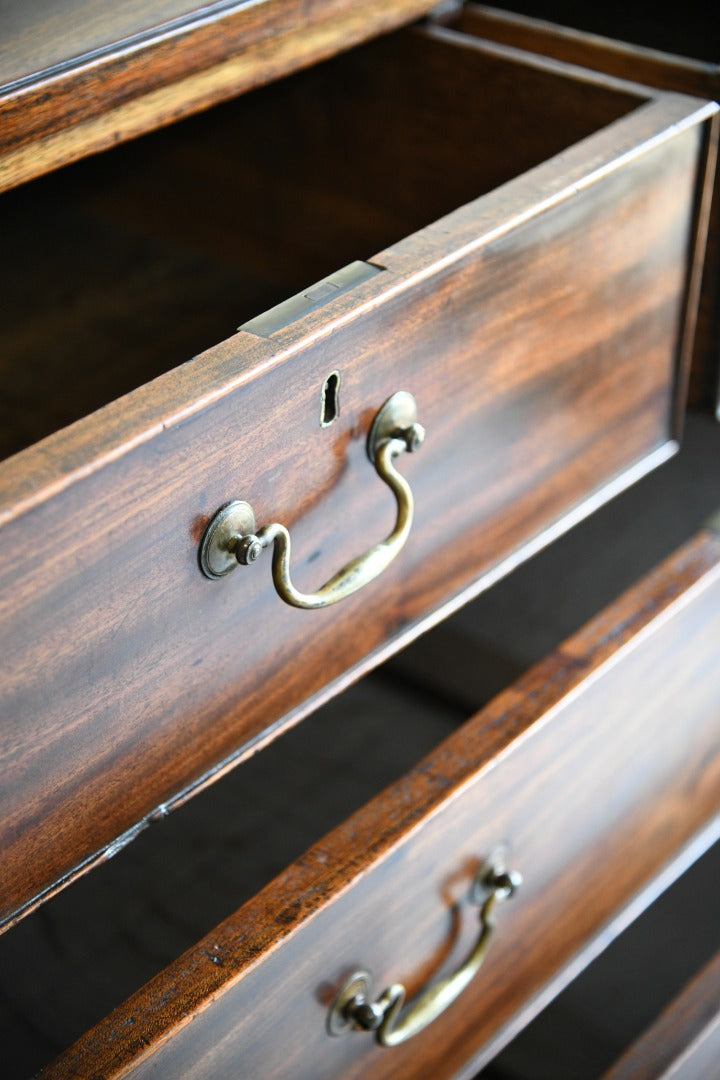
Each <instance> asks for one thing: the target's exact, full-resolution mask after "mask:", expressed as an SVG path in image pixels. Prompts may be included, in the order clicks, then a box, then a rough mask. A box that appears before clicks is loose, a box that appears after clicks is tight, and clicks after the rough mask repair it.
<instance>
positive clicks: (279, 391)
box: [0, 32, 711, 924]
mask: <svg viewBox="0 0 720 1080" xmlns="http://www.w3.org/2000/svg"><path fill="white" fill-rule="evenodd" d="M439 40H440V41H441V42H443V44H444V45H446V46H447V47H450V48H455V44H454V43H453V40H452V37H451V38H450V39H448V40H447V41H446V40H445V39H444V38H443V35H442V33H441V32H439ZM461 46H462V48H461V51H462V50H464V51H465V53H466V55H468V56H473V57H477V58H478V64H479V65H480V66H479V68H478V70H479V71H481V70H482V59H483V49H482V47H481V46H480V45H479V44H478V43H477V42H473V41H472V40H468V41H467V42H461ZM459 55H460V54H458V56H459ZM494 55H497V54H496V53H495V54H494ZM539 67H540V68H542V64H540V65H539ZM688 110H689V111H688ZM710 116H711V110H709V109H707V108H704V107H703V108H701V109H699V110H698V109H697V107H696V105H695V103H688V101H687V100H686V99H683V98H677V97H667V98H663V99H662V100H659V101H657V102H653V103H650V104H649V105H647V106H646V107H644V108H642V109H640V110H638V111H637V112H635V113H633V114H631V115H630V116H628V117H627V118H626V119H624V120H621V121H620V122H619V123H617V124H615V125H613V126H612V127H609V128H605V129H603V130H602V131H601V132H600V133H599V134H598V135H597V136H596V137H594V138H593V139H592V140H590V141H587V142H584V143H581V144H579V145H578V146H576V147H573V148H571V149H569V150H568V151H566V152H565V153H564V155H563V156H562V158H560V159H558V158H554V159H553V160H552V161H550V162H548V163H546V164H545V165H542V166H539V167H538V168H536V169H534V170H532V171H531V172H530V173H528V174H526V175H525V176H523V177H521V178H519V179H517V180H515V181H512V182H510V183H508V184H507V185H505V186H504V187H503V188H501V189H499V190H497V191H494V192H492V193H491V194H489V195H488V196H486V197H485V198H484V199H481V200H478V201H477V202H475V203H470V204H469V205H468V206H466V207H464V208H462V209H461V210H459V211H457V212H455V213H454V214H453V215H451V216H449V217H447V218H445V219H443V220H442V221H440V222H439V223H437V224H436V225H433V226H431V227H429V228H427V229H426V230H424V231H423V232H421V233H418V234H416V235H415V236H413V237H410V238H408V239H407V240H405V241H402V242H400V243H398V244H397V245H396V246H394V247H391V248H388V249H386V250H385V251H382V252H381V253H380V254H379V255H377V256H376V258H375V261H376V263H377V264H378V265H379V266H382V267H383V268H384V271H383V272H382V273H379V274H377V275H376V276H375V277H374V278H372V279H371V280H370V281H368V282H366V283H365V284H363V285H361V286H359V287H357V288H356V289H355V290H353V292H352V293H350V294H348V295H347V296H344V297H340V298H339V299H338V300H336V301H332V302H331V303H330V304H328V305H327V307H326V308H324V309H321V310H319V311H316V312H314V313H312V314H311V315H309V316H307V317H306V318H304V319H302V320H300V321H299V322H298V323H296V324H294V325H292V326H289V327H287V328H284V329H282V330H279V331H277V332H276V333H275V334H274V335H273V337H272V339H261V338H256V337H254V336H253V335H252V334H249V333H241V334H239V335H237V336H236V337H234V338H231V339H230V340H229V341H227V342H225V343H224V344H222V345H220V346H218V347H216V348H215V349H213V350H211V351H210V352H208V353H206V354H205V355H204V356H201V357H199V358H197V359H196V360H195V361H194V362H193V363H192V364H190V365H187V367H185V368H181V369H179V371H177V372H175V373H172V374H171V375H169V376H164V377H162V378H160V379H159V380H157V381H156V382H155V383H154V384H152V385H151V386H149V387H147V388H145V389H144V390H141V391H138V392H137V393H135V394H134V395H131V396H130V397H128V398H127V399H125V400H124V401H121V402H118V403H115V404H114V405H110V406H108V407H107V408H106V409H104V410H101V411H100V412H99V413H97V414H96V415H95V416H94V417H91V418H89V419H88V420H86V421H82V422H80V423H79V424H77V425H76V426H75V427H74V428H70V429H68V430H66V431H64V432H61V433H59V434H58V435H56V436H53V437H52V438H51V439H49V440H47V441H46V442H45V443H43V444H40V445H39V446H37V447H34V448H32V449H30V450H28V451H26V452H25V453H23V454H21V455H18V456H17V457H16V458H14V459H12V460H11V461H9V462H8V463H7V464H6V466H5V470H4V485H3V492H2V496H3V498H4V506H3V509H4V515H5V523H4V527H3V532H2V551H3V560H2V579H1V580H0V595H2V597H3V602H4V612H3V623H2V651H3V655H4V657H5V665H6V671H7V676H6V678H5V680H4V685H3V695H4V696H3V703H2V714H3V717H4V726H3V755H4V762H5V783H4V786H3V806H2V827H1V833H0V838H1V840H2V844H3V848H4V852H5V856H4V857H5V861H4V891H3V909H2V915H3V917H4V918H5V920H6V921H7V923H8V924H9V923H11V922H12V920H13V919H14V918H15V917H16V916H17V915H18V914H20V913H22V912H23V911H27V910H29V909H30V908H31V907H32V906H33V905H34V904H35V903H37V902H38V901H39V900H40V899H42V898H43V897H44V896H46V895H48V893H49V892H50V891H51V890H52V889H54V888H56V887H59V886H60V885H62V884H65V883H67V881H69V880H70V878H71V877H72V875H73V874H75V873H77V872H79V871H81V870H82V869H86V868H87V867H88V866H89V865H91V864H92V861H93V860H94V859H97V858H102V857H105V853H106V851H107V853H111V852H112V851H113V850H115V847H116V844H117V842H121V843H122V842H125V841H126V840H127V839H130V838H131V837H132V835H133V834H134V831H135V830H137V829H138V828H140V827H142V825H143V824H145V823H146V822H147V821H148V820H149V819H150V818H152V816H153V815H156V814H164V813H166V812H167V810H168V808H169V807H170V806H172V805H174V804H177V803H178V802H180V801H182V800H183V799H184V798H185V797H186V796H187V794H188V793H189V791H190V790H192V789H195V788H197V787H198V786H199V785H201V784H203V783H205V782H207V781H208V780H209V779H211V778H212V776H213V775H219V774H220V773H221V772H222V770H223V769H225V768H227V767H230V765H231V764H234V763H236V762H237V761H239V760H240V759H241V758H242V757H243V756H246V755H247V754H249V753H252V752H253V751H254V750H255V749H257V748H258V747H259V745H261V743H262V741H263V740H266V739H268V738H271V737H274V735H276V734H277V733H278V732H279V731H280V730H281V729H282V728H283V727H285V726H287V725H288V724H291V723H294V722H296V721H297V720H298V719H300V718H301V717H302V716H303V715H304V714H305V713H307V712H308V711H309V710H311V709H312V708H314V707H315V706H316V705H317V704H318V702H319V701H320V700H323V699H324V698H326V697H327V696H329V695H330V694H332V693H335V692H336V691H338V690H339V689H341V688H342V687H343V686H345V685H347V683H348V682H349V681H351V680H352V679H354V678H356V677H357V676H358V675H359V674H360V673H361V672H362V671H363V670H367V668H368V667H370V666H372V665H373V664H375V663H377V662H378V661H379V660H380V659H381V658H382V657H383V656H385V655H388V654H389V653H390V652H391V651H392V650H394V649H396V648H398V647H399V646H400V645H401V644H402V643H403V642H405V641H407V640H409V639H410V638H411V637H412V636H413V635H415V634H416V633H418V632H419V630H420V629H421V628H422V626H423V625H427V624H428V622H431V621H433V620H436V619H438V618H440V617H442V614H443V612H444V611H446V610H447V606H448V605H450V606H453V605H454V604H456V603H459V602H460V601H461V599H463V598H466V597H467V596H468V595H469V592H473V591H478V590H479V589H480V588H482V587H485V586H486V585H487V584H489V583H490V582H491V581H492V580H494V579H496V578H497V577H498V576H500V575H501V574H503V573H505V572H507V571H508V570H509V569H511V568H512V567H513V566H514V565H516V564H517V562H518V561H519V560H520V559H522V558H524V557H526V556H527V555H528V554H529V553H531V552H532V551H533V550H536V549H537V548H538V547H539V546H541V545H542V544H543V543H546V542H547V541H548V540H549V539H551V538H552V537H553V536H554V535H557V534H558V533H559V532H560V531H562V530H564V529H565V528H568V527H570V525H572V524H573V523H574V522H575V521H577V520H578V519H579V517H581V516H582V515H583V514H585V513H587V512H588V511H589V510H590V509H592V508H593V507H594V506H596V505H598V503H599V502H601V501H603V500H604V499H605V498H607V497H609V496H610V495H611V494H613V493H615V492H616V491H617V490H619V489H620V488H622V487H623V486H625V485H627V484H628V483H630V482H632V481H633V480H634V479H636V478H637V477H638V476H639V475H640V474H641V473H642V472H643V471H646V470H647V469H649V468H650V467H652V466H653V465H654V464H657V463H658V462H659V461H660V460H662V459H663V458H664V457H666V456H667V455H668V453H670V452H672V450H673V449H674V446H675V442H674V437H675V427H674V421H673V418H672V413H673V412H677V410H678V409H681V407H682V400H683V396H684V393H683V377H682V374H681V372H680V373H679V369H678V355H680V357H682V356H683V354H684V353H685V352H686V351H687V342H688V340H690V339H691V333H692V313H690V316H689V318H688V319H687V320H685V321H683V316H682V312H683V303H684V300H685V296H686V292H687V289H688V267H687V261H686V256H687V252H688V248H689V247H691V245H692V237H693V229H694V223H695V217H694V207H693V200H692V195H693V193H694V192H695V190H696V188H697V185H698V179H699V173H700V174H701V173H702V170H703V168H704V164H705V159H704V156H703V149H704V147H705V144H706V130H705V129H706V126H707V125H706V121H707V120H708V119H709V117H710ZM540 316H542V317H540ZM336 368H337V369H339V370H340V372H341V379H342V382H341V411H340V418H339V420H338V422H337V423H336V424H335V425H333V426H332V427H330V428H327V429H321V428H320V426H319V411H318V410H319V404H320V393H321V388H322V385H323V383H324V380H325V378H326V377H327V375H328V373H329V372H330V371H332V370H334V369H336ZM440 372H442V376H441V377H440V374H439V373H440ZM440 378H441V381H440ZM400 388H404V389H408V390H410V391H412V392H413V393H414V394H415V395H416V397H417V400H418V404H419V408H420V417H421V420H422V422H423V423H425V424H426V426H427V429H428V432H429V438H428V442H427V445H426V447H424V448H423V450H422V451H421V453H420V454H418V455H416V456H415V457H413V458H412V459H411V460H408V461H407V462H403V463H402V469H403V472H405V474H406V475H407V476H408V478H409V480H410V482H411V485H412V487H413V489H414V490H415V492H416V496H417V516H416V524H415V526H414V530H413V534H412V536H411V538H410V541H409V542H408V545H407V548H406V549H405V550H404V551H403V553H402V555H401V557H400V558H399V559H398V561H397V562H396V564H394V565H393V567H392V568H391V569H390V570H389V571H388V572H387V574H386V575H385V576H384V577H383V578H382V579H381V580H380V581H378V582H376V583H374V584H373V585H372V586H371V587H369V588H368V589H367V590H366V591H365V592H363V593H360V594H358V595H356V596H355V597H353V598H351V599H350V600H348V601H347V602H345V603H344V604H342V605H340V606H338V607H337V608H333V609H330V610H327V611H323V612H318V613H307V612H299V611H295V610H291V609H289V608H286V607H284V606H283V605H282V604H281V602H280V601H279V600H278V599H277V597H276V595H275V593H274V591H273V589H272V586H271V583H270V573H269V566H268V564H267V560H262V561H261V562H260V563H259V564H256V565H255V566H253V567H251V568H242V569H240V570H238V571H236V573H235V574H234V575H233V576H232V577H231V578H230V579H228V580H224V581H222V582H209V581H207V580H206V579H204V578H203V577H202V575H201V574H200V571H199V569H198V565H197V551H198V543H199V540H200V537H201V535H202V532H203V529H204V527H205V525H206V523H207V521H208V520H209V517H210V515H211V514H213V513H214V512H215V510H216V509H217V508H218V507H219V506H220V505H222V504H223V503H225V502H226V501H228V500H229V499H232V498H246V499H248V500H250V501H251V502H252V504H253V506H254V509H255V511H256V514H257V516H258V519H259V521H260V522H267V521H271V520H280V521H282V522H283V523H285V524H287V525H288V526H289V527H291V531H292V535H293V544H294V560H295V562H294V574H295V577H296V580H297V581H298V583H299V584H300V586H301V587H303V586H306V587H312V586H313V585H314V584H315V583H317V582H319V581H321V580H325V579H326V578H327V577H328V576H329V574H330V573H331V572H333V571H334V570H336V569H337V568H338V566H340V565H342V564H343V563H344V562H345V561H346V560H347V559H348V558H350V557H352V556H354V555H357V554H358V553H359V552H360V551H363V550H365V549H366V548H367V547H368V545H369V543H370V542H371V541H372V540H374V539H375V538H376V537H377V538H378V539H379V538H380V537H381V536H382V535H383V533H384V532H385V531H386V530H388V529H389V525H390V524H391V522H392V500H391V499H390V498H389V497H388V495H387V493H386V492H384V491H383V490H381V489H380V485H379V482H378V480H377V478H376V477H375V475H374V473H373V471H372V469H371V468H370V466H369V464H368V462H367V458H366V455H365V446H364V443H365V438H366V433H367V430H368V427H369V424H370V421H371V419H372V417H373V415H374V413H375V411H376V410H377V408H378V407H379V406H380V404H381V403H382V402H383V400H385V398H387V397H388V396H389V395H390V394H391V393H392V392H394V391H395V390H397V389H400ZM35 542H39V544H40V552H41V553H38V554H37V555H33V556H32V557H29V556H28V552H29V551H30V550H31V549H32V546H33V544H34V543H35ZM468 590H469V592H468ZM29 717H32V724H29V723H28V718H29ZM119 786H121V787H122V798H118V795H117V792H118V790H119ZM118 838H120V840H119V841H118Z"/></svg>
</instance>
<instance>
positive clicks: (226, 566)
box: [200, 499, 255, 578]
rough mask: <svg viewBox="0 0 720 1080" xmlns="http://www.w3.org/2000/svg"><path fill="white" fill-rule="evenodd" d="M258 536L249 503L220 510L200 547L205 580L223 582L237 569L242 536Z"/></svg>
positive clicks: (229, 505)
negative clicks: (237, 543) (239, 544)
mask: <svg viewBox="0 0 720 1080" xmlns="http://www.w3.org/2000/svg"><path fill="white" fill-rule="evenodd" d="M254 532H255V515H254V514H253V512H252V507H251V506H250V504H249V503H246V502H241V501H240V500H239V499H236V500H235V502H231V503H226V505H225V506H221V507H220V509H219V510H218V512H217V513H216V514H215V517H214V518H213V519H212V521H211V522H210V525H209V526H208V528H207V529H206V530H205V535H204V536H203V538H202V543H201V544H200V567H201V569H202V572H203V573H204V574H205V576H206V577H209V578H221V577H225V575H226V574H229V573H230V571H231V570H234V569H235V567H236V566H237V559H236V557H235V552H234V550H233V549H234V547H235V543H236V541H237V537H238V536H239V535H243V534H244V533H254Z"/></svg>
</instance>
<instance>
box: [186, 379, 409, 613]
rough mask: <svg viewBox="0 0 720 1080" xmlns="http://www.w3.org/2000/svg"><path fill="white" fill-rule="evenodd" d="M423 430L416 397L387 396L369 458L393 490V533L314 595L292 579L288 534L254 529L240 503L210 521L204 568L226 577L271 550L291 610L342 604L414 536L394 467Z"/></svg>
mask: <svg viewBox="0 0 720 1080" xmlns="http://www.w3.org/2000/svg"><path fill="white" fill-rule="evenodd" d="M424 437H425V431H424V428H423V427H422V425H421V424H419V423H418V422H417V408H416V405H415V399H414V398H413V396H412V395H411V394H408V393H407V392H406V391H399V392H398V393H396V394H393V396H392V397H391V398H389V399H388V400H387V401H386V402H385V404H384V405H383V406H382V408H381V409H380V410H379V412H378V413H377V415H376V417H375V419H374V420H373V424H372V427H371V428H370V433H369V435H368V457H369V458H370V460H371V462H372V464H373V465H374V466H375V471H376V472H377V474H378V476H379V477H380V479H381V480H383V481H384V483H386V484H387V486H388V487H389V488H390V490H391V491H392V493H393V495H394V496H395V500H396V503H397V515H396V519H395V525H394V527H393V529H392V532H391V533H390V534H389V535H388V536H387V537H386V538H385V539H384V540H381V541H380V542H379V543H377V544H374V545H373V547H371V548H370V549H369V550H368V551H365V552H363V554H362V555H358V556H357V557H356V558H354V559H351V560H350V562H348V563H346V564H345V566H343V567H342V568H341V569H340V570H338V571H337V573H336V574H333V576H332V577H331V578H330V579H329V580H328V581H326V582H325V584H324V585H323V586H321V588H319V589H318V590H317V591H316V592H313V593H304V592H301V591H300V590H299V589H297V588H296V587H295V585H293V583H292V581H291V578H290V551H291V543H290V533H289V532H288V530H287V528H286V527H285V526H284V525H281V524H280V523H279V522H272V523H271V524H269V525H264V526H263V527H262V528H260V529H257V531H256V530H255V515H254V513H253V510H252V507H251V506H250V505H249V504H248V503H246V502H242V501H240V500H236V501H235V502H232V503H228V504H227V505H226V506H224V507H222V508H221V509H220V510H219V511H218V512H217V514H216V515H215V517H214V518H213V519H212V521H211V522H210V524H209V526H208V528H207V530H206V532H205V535H204V537H203V540H202V544H201V548H200V566H201V568H202V570H203V573H204V574H205V575H206V576H207V577H210V578H218V577H224V576H225V574H227V573H228V572H229V571H230V570H232V569H233V568H234V566H236V565H237V564H238V563H240V564H241V565H249V564H250V563H253V562H255V561H256V560H257V559H258V558H259V556H260V555H261V554H262V552H263V551H264V550H265V548H268V547H270V546H272V548H273V555H272V577H273V583H274V585H275V589H276V591H277V593H278V595H279V596H280V598H281V599H282V600H284V601H285V603H286V604H290V605H291V606H292V607H297V608H304V609H306V610H311V609H314V608H324V607H329V606H330V605H331V604H337V603H338V602H339V601H340V600H344V599H345V597H346V596H352V594H353V593H355V592H357V591H358V590H359V589H361V588H363V586H364V585H367V584H368V582H370V581H373V580H374V579H375V578H376V577H377V576H378V575H379V574H381V573H382V572H383V570H385V569H386V568H387V567H388V566H389V565H390V563H391V562H392V561H393V559H394V558H395V557H396V556H397V555H398V553H399V552H400V551H401V549H402V548H403V546H404V545H405V542H406V540H407V538H408V536H409V534H410V528H411V526H412V520H413V509H414V503H413V496H412V491H411V490H410V485H409V484H408V482H407V480H406V479H405V477H404V476H402V474H401V473H399V472H398V470H397V469H396V468H395V459H396V458H398V457H399V456H400V455H402V454H404V453H405V452H410V453H412V452H413V451H415V450H417V449H419V447H420V446H421V445H422V442H423V439H424Z"/></svg>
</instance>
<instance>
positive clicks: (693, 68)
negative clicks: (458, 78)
mask: <svg viewBox="0 0 720 1080" xmlns="http://www.w3.org/2000/svg"><path fill="white" fill-rule="evenodd" d="M452 21H453V25H455V26H456V27H457V28H458V29H459V30H462V31H463V32H464V33H469V34H478V35H479V36H480V37H482V38H487V39H489V40H491V41H498V42H502V43H503V44H506V45H511V46H513V47H515V48H520V49H527V50H529V51H530V52H538V53H541V54H542V55H543V56H550V57H554V58H555V59H557V60H563V61H566V62H567V63H572V64H579V65H580V66H581V67H585V68H590V69H592V70H594V71H603V72H607V74H609V75H615V76H617V77H618V78H622V79H632V80H633V81H635V82H638V83H643V84H645V85H647V86H655V87H657V88H658V89H661V90H676V91H679V92H680V93H684V94H694V95H696V96H697V97H701V98H707V99H710V100H713V101H719V100H720V63H717V62H716V63H711V62H708V61H701V60H694V59H692V58H687V57H682V56H673V55H670V54H668V53H664V52H660V51H659V50H657V49H648V48H643V47H642V46H639V45H629V44H625V43H624V42H621V41H613V40H611V39H609V38H605V37H601V36H599V35H597V34H589V33H584V32H583V31H580V30H573V29H571V28H569V27H564V26H556V25H554V24H553V23H550V22H546V21H545V20H543V19H533V18H529V17H528V16H525V15H516V14H513V13H510V12H504V11H500V10H498V9H496V8H492V7H485V6H483V5H480V4H468V5H467V6H466V7H464V8H463V9H462V11H461V12H460V13H459V14H458V15H457V16H456V17H454V18H453V20H452ZM708 32H709V27H708ZM710 215H711V220H710V230H709V239H708V248H707V253H706V260H705V270H704V280H703V287H702V295H701V303H700V313H699V318H698V334H697V344H696V350H695V357H694V362H693V366H692V372H691V381H690V393H689V397H690V401H691V403H692V404H695V405H706V406H707V405H709V406H710V407H712V409H713V410H719V409H720V176H716V179H715V185H714V194H713V198H712V206H711V209H710Z"/></svg>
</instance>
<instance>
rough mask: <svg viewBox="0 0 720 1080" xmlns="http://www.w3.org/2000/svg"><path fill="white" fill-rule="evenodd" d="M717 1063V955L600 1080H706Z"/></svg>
mask: <svg viewBox="0 0 720 1080" xmlns="http://www.w3.org/2000/svg"><path fill="white" fill-rule="evenodd" d="M718 1062H720V955H716V956H714V957H713V958H712V959H711V960H710V961H709V962H708V964H707V965H706V967H704V968H703V969H702V971H700V972H699V973H698V974H697V975H696V977H695V978H694V979H693V980H692V982H690V983H689V984H688V985H687V986H686V987H685V989H684V990H683V991H682V993H680V994H679V995H678V996H677V998H675V1000H674V1001H672V1002H671V1003H670V1004H669V1005H668V1007H667V1009H666V1010H665V1011H664V1012H663V1013H662V1015H661V1016H660V1017H658V1019H657V1021H656V1022H655V1023H654V1024H653V1025H652V1026H651V1027H650V1028H648V1030H647V1031H646V1032H644V1033H643V1035H641V1036H640V1038H639V1039H638V1040H637V1042H635V1043H633V1045H632V1046H631V1047H630V1048H629V1049H628V1051H627V1052H626V1053H625V1054H623V1056H622V1057H621V1058H620V1060H619V1061H618V1062H616V1064H615V1065H614V1066H613V1068H611V1069H610V1070H609V1071H608V1072H607V1073H605V1076H604V1080H630V1078H631V1077H632V1080H658V1078H659V1077H670V1076H672V1077H675V1078H676V1080H707V1078H708V1077H711V1076H713V1074H714V1073H715V1072H716V1071H717V1066H718Z"/></svg>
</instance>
